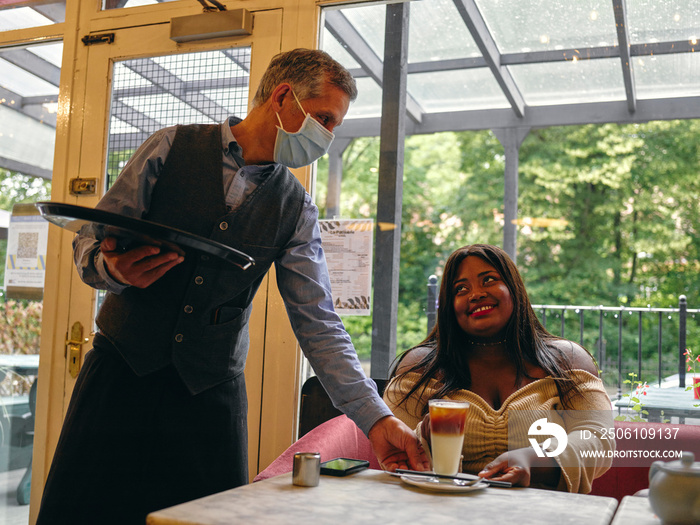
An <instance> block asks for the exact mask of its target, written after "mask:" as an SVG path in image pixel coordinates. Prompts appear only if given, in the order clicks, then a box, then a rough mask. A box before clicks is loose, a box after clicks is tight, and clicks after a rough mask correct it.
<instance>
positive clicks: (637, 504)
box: [612, 496, 661, 525]
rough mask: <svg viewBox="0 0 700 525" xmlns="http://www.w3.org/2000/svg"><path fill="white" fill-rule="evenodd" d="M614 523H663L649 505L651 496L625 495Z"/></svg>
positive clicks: (658, 524) (632, 524)
mask: <svg viewBox="0 0 700 525" xmlns="http://www.w3.org/2000/svg"><path fill="white" fill-rule="evenodd" d="M612 525H661V520H660V519H659V517H658V516H657V515H656V514H654V511H653V510H652V509H651V506H649V498H646V497H639V496H625V497H624V498H622V502H621V503H620V508H618V509H617V512H616V513H615V519H614V520H613V522H612Z"/></svg>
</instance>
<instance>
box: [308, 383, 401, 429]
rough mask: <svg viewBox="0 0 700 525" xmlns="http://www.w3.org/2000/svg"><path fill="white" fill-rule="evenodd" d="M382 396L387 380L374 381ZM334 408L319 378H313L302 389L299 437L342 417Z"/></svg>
mask: <svg viewBox="0 0 700 525" xmlns="http://www.w3.org/2000/svg"><path fill="white" fill-rule="evenodd" d="M372 381H374V383H375V384H376V385H377V390H378V391H379V395H380V396H381V395H382V394H383V393H384V388H385V387H386V384H387V383H388V380H387V379H372ZM341 414H342V412H341V411H340V410H338V409H337V408H335V407H334V406H333V403H332V402H331V399H330V397H328V394H327V393H326V391H325V390H324V388H323V386H322V385H321V382H320V381H319V380H318V377H316V376H312V377H310V378H309V379H307V380H306V382H305V383H304V385H303V386H302V387H301V405H300V407H299V437H300V438H301V437H303V436H304V435H305V434H307V433H308V432H309V431H311V430H312V429H314V428H316V427H317V426H319V425H321V424H322V423H324V422H326V421H328V420H330V419H333V418H334V417H337V416H339V415H341Z"/></svg>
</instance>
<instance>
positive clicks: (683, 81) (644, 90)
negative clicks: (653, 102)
mask: <svg viewBox="0 0 700 525" xmlns="http://www.w3.org/2000/svg"><path fill="white" fill-rule="evenodd" d="M632 67H633V68H634V78H635V87H636V90H637V97H638V98H640V99H651V98H669V97H686V96H696V97H697V96H699V95H700V53H680V54H676V55H655V56H645V57H635V58H633V59H632Z"/></svg>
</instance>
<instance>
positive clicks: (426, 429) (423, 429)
mask: <svg viewBox="0 0 700 525" xmlns="http://www.w3.org/2000/svg"><path fill="white" fill-rule="evenodd" d="M420 435H421V437H422V438H423V439H425V442H426V443H427V444H428V447H430V446H431V445H430V413H427V414H426V415H425V417H424V418H423V422H422V423H421V425H420Z"/></svg>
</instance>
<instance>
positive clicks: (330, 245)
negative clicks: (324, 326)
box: [319, 219, 374, 315]
mask: <svg viewBox="0 0 700 525" xmlns="http://www.w3.org/2000/svg"><path fill="white" fill-rule="evenodd" d="M319 225H320V228H321V239H322V241H323V251H324V252H325V254H326V262H327V263H328V273H329V274H330V278H331V291H332V293H333V304H334V306H335V311H336V312H338V314H340V315H369V314H370V297H371V292H372V244H373V237H374V221H373V220H372V219H342V220H321V221H319Z"/></svg>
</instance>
